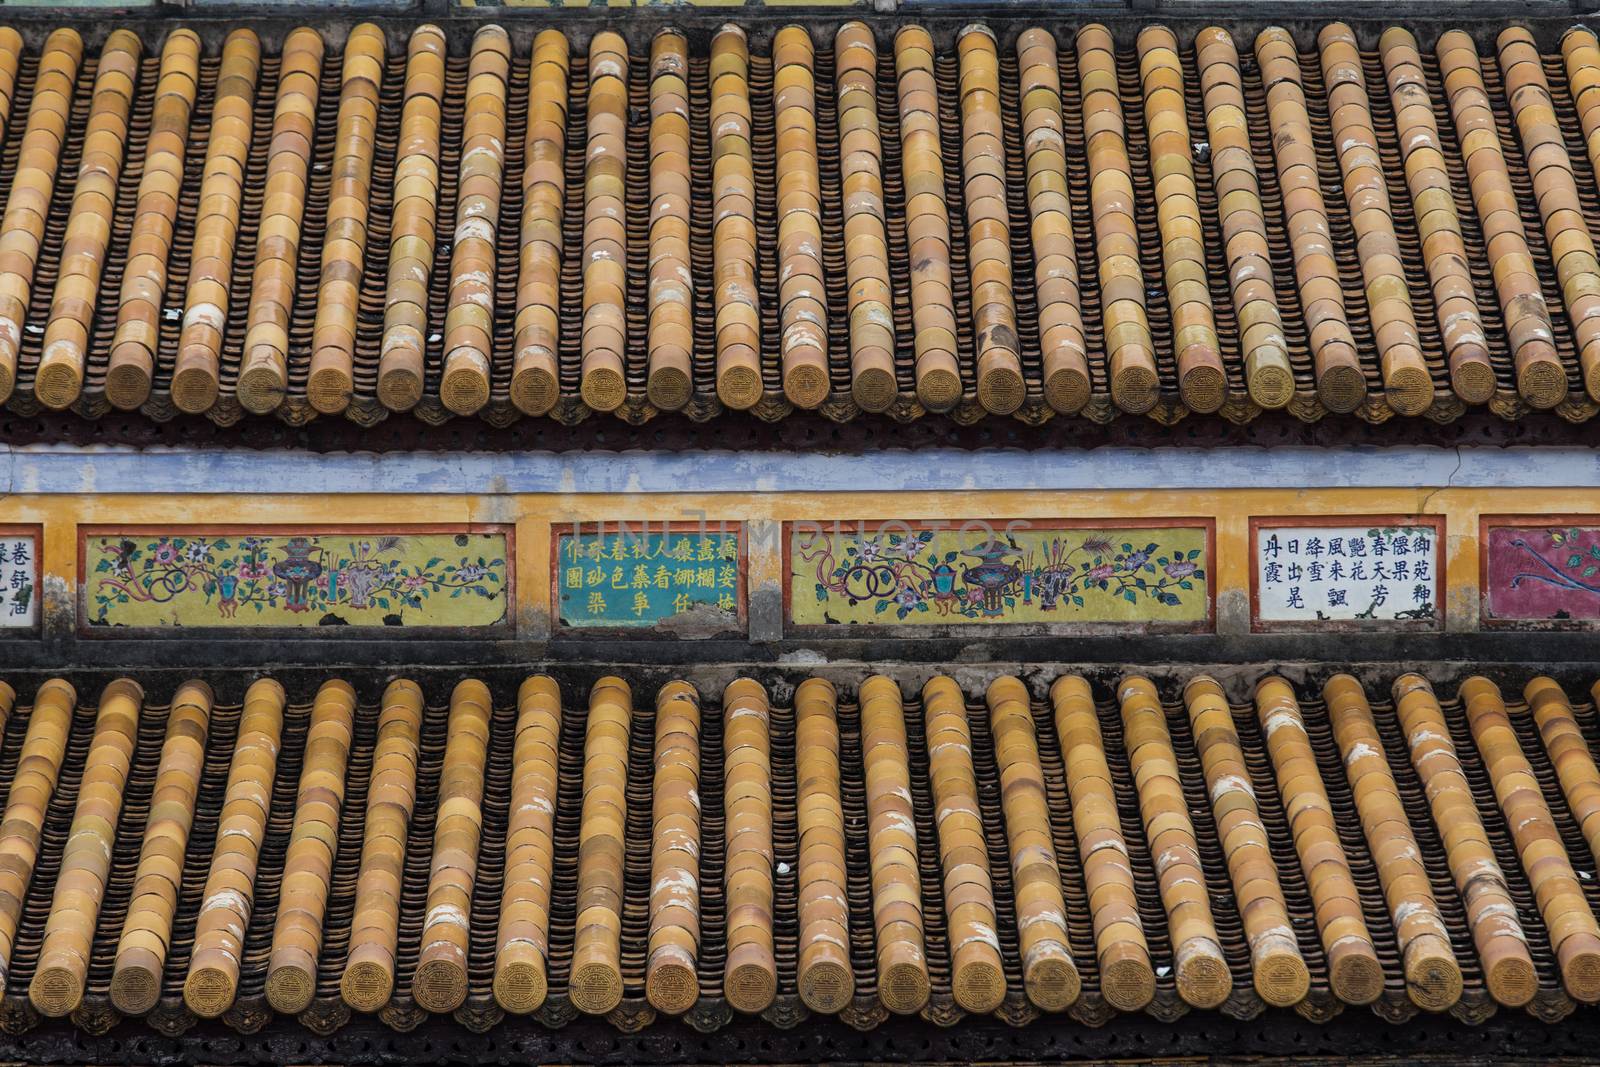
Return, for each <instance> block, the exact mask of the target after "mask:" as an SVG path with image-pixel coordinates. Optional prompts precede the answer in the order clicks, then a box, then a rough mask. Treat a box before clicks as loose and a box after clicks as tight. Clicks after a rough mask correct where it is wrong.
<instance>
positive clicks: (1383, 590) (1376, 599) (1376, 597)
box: [1372, 582, 1389, 607]
mask: <svg viewBox="0 0 1600 1067" xmlns="http://www.w3.org/2000/svg"><path fill="white" fill-rule="evenodd" d="M1388 600H1389V587H1388V586H1386V585H1384V584H1383V583H1382V582H1379V583H1378V584H1377V585H1375V586H1373V587H1372V604H1373V606H1374V607H1376V606H1378V605H1379V604H1385V603H1388Z"/></svg>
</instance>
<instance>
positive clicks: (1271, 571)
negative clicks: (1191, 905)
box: [1262, 563, 1283, 584]
mask: <svg viewBox="0 0 1600 1067" xmlns="http://www.w3.org/2000/svg"><path fill="white" fill-rule="evenodd" d="M1262 577H1263V578H1265V579H1266V581H1267V582H1268V584H1276V583H1278V582H1281V581H1283V564H1281V563H1269V564H1267V567H1266V571H1265V573H1264V574H1263V575H1262Z"/></svg>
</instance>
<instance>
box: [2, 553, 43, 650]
mask: <svg viewBox="0 0 1600 1067" xmlns="http://www.w3.org/2000/svg"><path fill="white" fill-rule="evenodd" d="M38 622H39V534H38V531H37V529H28V530H24V529H20V528H18V527H0V629H4V630H29V629H32V628H33V627H34V626H36V625H37V624H38Z"/></svg>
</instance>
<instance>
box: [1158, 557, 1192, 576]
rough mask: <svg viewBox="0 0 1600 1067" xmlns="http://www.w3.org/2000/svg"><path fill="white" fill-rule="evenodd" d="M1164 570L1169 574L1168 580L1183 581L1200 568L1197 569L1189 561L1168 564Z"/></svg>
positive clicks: (1176, 561) (1175, 561)
mask: <svg viewBox="0 0 1600 1067" xmlns="http://www.w3.org/2000/svg"><path fill="white" fill-rule="evenodd" d="M1163 569H1164V570H1165V571H1166V572H1167V577H1168V578H1177V579H1180V580H1181V579H1184V578H1187V577H1189V576H1190V575H1191V574H1193V573H1194V572H1195V571H1197V570H1199V569H1200V568H1199V567H1196V566H1195V565H1194V564H1193V563H1190V562H1189V561H1188V560H1174V561H1173V562H1171V563H1169V564H1167V565H1166V567H1165V568H1163Z"/></svg>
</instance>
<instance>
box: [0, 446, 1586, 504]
mask: <svg viewBox="0 0 1600 1067" xmlns="http://www.w3.org/2000/svg"><path fill="white" fill-rule="evenodd" d="M0 484H3V486H4V489H3V491H4V492H5V493H6V494H8V495H10V494H47V495H48V494H56V495H62V494H85V493H135V494H173V493H226V494H262V495H283V494H286V493H297V492H302V493H320V494H331V495H346V494H361V493H385V494H389V493H417V494H450V495H472V496H477V495H494V494H505V493H612V494H616V493H682V492H710V493H750V492H790V493H803V492H910V491H918V490H943V491H949V490H1040V491H1050V490H1084V489H1131V490H1137V489H1275V488H1279V489H1290V488H1292V489H1333V488H1362V487H1372V488H1378V487H1383V488H1418V489H1433V488H1442V487H1454V486H1460V487H1478V488H1507V489H1509V488H1523V487H1532V488H1547V487H1548V488H1557V487H1560V488H1586V487H1596V486H1600V450H1596V449H1591V448H1565V447H1562V448H1478V447H1463V448H1432V447H1423V446H1416V447H1403V448H1273V449H1266V448H1254V447H1223V448H1154V449H1136V448H1099V449H1092V450H1088V451H1034V452H1023V451H988V452H965V451H956V450H919V451H916V452H911V451H899V450H888V451H881V452H874V453H869V454H865V455H830V454H826V453H818V452H806V453H782V452H622V453H617V452H608V453H602V452H585V453H570V454H552V453H527V454H517V453H481V454H476V453H428V452H392V453H314V452H292V451H282V452H248V451H230V450H215V451H196V450H190V449H153V450H149V451H136V450H123V449H68V448H56V447H38V448H33V447H29V448H18V449H0Z"/></svg>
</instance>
